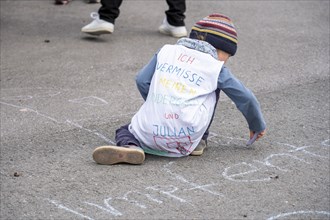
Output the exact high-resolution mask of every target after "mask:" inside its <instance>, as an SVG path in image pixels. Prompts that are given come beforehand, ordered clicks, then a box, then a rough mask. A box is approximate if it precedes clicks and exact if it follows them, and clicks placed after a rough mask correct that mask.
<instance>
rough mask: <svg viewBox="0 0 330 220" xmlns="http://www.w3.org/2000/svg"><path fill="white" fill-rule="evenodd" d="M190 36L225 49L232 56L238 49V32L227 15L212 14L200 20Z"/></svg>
mask: <svg viewBox="0 0 330 220" xmlns="http://www.w3.org/2000/svg"><path fill="white" fill-rule="evenodd" d="M189 37H190V38H192V39H199V40H204V41H207V42H208V43H210V44H211V45H212V46H213V47H215V48H216V49H219V50H222V51H225V52H227V53H229V54H230V55H232V56H234V55H235V53H236V50H237V33H236V30H235V27H234V24H233V22H232V21H231V19H230V18H228V17H227V16H225V15H221V14H211V15H209V16H207V17H205V18H203V19H202V20H200V21H198V22H197V23H196V24H195V25H194V26H193V27H192V28H191V32H190V36H189ZM200 37H202V38H203V39H200Z"/></svg>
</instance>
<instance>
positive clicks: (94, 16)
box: [91, 12, 100, 20]
mask: <svg viewBox="0 0 330 220" xmlns="http://www.w3.org/2000/svg"><path fill="white" fill-rule="evenodd" d="M91 18H93V19H94V20H100V15H99V13H97V12H92V13H91Z"/></svg>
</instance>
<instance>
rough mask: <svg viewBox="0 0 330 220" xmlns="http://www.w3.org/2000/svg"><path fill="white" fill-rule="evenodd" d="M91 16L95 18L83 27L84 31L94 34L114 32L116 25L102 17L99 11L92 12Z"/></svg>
mask: <svg viewBox="0 0 330 220" xmlns="http://www.w3.org/2000/svg"><path fill="white" fill-rule="evenodd" d="M91 17H92V18H93V19H94V20H93V21H92V22H91V23H89V24H88V25H86V26H84V27H83V28H81V31H82V32H84V33H86V34H92V35H101V34H111V33H112V32H113V30H114V25H113V24H112V23H110V22H107V21H104V20H102V19H100V17H99V14H98V13H96V12H92V13H91Z"/></svg>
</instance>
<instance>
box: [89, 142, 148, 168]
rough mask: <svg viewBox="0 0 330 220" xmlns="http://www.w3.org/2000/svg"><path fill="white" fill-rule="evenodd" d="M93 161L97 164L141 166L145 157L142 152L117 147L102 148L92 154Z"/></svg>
mask: <svg viewBox="0 0 330 220" xmlns="http://www.w3.org/2000/svg"><path fill="white" fill-rule="evenodd" d="M93 159H94V161H95V162H96V163H98V164H103V165H112V164H117V163H129V164H142V163H143V161H144V159H145V155H144V152H143V151H142V150H138V149H132V148H125V147H118V146H102V147H98V148H96V149H95V150H94V152H93Z"/></svg>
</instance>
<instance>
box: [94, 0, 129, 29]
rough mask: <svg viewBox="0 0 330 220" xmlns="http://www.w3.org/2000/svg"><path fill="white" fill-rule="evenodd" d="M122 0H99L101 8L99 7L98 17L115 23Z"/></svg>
mask: <svg viewBox="0 0 330 220" xmlns="http://www.w3.org/2000/svg"><path fill="white" fill-rule="evenodd" d="M122 2H123V0H101V8H100V9H99V15H100V19H102V20H105V21H108V22H111V23H112V24H114V23H115V20H116V18H117V17H118V16H119V12H120V11H119V7H120V5H121V3H122Z"/></svg>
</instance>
